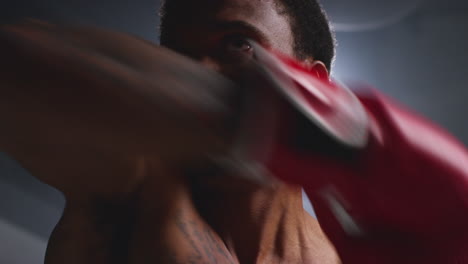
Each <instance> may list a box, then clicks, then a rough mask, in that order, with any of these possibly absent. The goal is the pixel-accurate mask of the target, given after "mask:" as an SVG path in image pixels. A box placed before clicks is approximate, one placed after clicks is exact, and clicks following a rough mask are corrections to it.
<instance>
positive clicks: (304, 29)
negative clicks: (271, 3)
mask: <svg viewBox="0 0 468 264" xmlns="http://www.w3.org/2000/svg"><path fill="white" fill-rule="evenodd" d="M275 1H276V4H277V5H278V6H279V8H280V9H282V10H284V12H285V13H286V14H287V15H288V16H289V21H290V23H291V30H292V32H294V52H295V55H296V57H297V59H300V60H302V59H306V58H307V57H312V58H314V60H319V61H322V62H323V63H324V64H325V65H326V67H327V68H328V70H330V69H331V65H332V62H333V58H334V57H335V37H334V34H333V32H332V31H331V29H330V25H329V23H328V19H327V16H326V14H325V12H324V11H323V9H322V7H321V6H320V4H319V3H318V2H317V0H275ZM177 12H181V8H180V5H177V4H175V3H174V1H173V0H163V3H162V6H161V10H160V17H161V21H160V22H161V23H160V41H161V44H162V45H166V44H168V42H169V39H168V38H169V34H168V32H166V29H167V28H168V27H167V25H169V24H170V23H171V22H170V21H173V22H174V21H177V20H176V19H177V18H176V17H172V18H170V16H171V15H172V16H174V13H177ZM168 17H169V19H168Z"/></svg>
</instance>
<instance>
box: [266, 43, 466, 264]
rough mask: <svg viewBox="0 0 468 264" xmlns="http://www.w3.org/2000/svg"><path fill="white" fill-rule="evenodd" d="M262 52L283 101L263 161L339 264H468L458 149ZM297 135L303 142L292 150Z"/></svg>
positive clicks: (425, 127)
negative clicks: (315, 222)
mask: <svg viewBox="0 0 468 264" xmlns="http://www.w3.org/2000/svg"><path fill="white" fill-rule="evenodd" d="M260 53H261V54H260V55H258V56H257V60H258V61H259V62H260V64H261V65H263V67H264V68H265V69H266V71H268V73H269V74H277V75H280V77H279V79H275V80H273V81H274V82H275V83H276V85H277V86H281V88H280V90H281V89H282V92H281V93H280V94H282V98H286V99H287V100H284V99H281V100H278V102H277V106H278V107H279V109H280V111H279V112H280V117H279V118H278V120H277V126H276V127H277V128H278V129H276V130H277V131H279V132H277V133H276V136H275V137H274V139H273V140H272V141H270V142H269V146H268V149H269V151H268V152H269V154H268V156H266V157H264V158H263V160H262V161H261V162H262V163H263V164H264V166H265V167H266V168H267V169H268V170H269V171H270V172H271V174H273V175H274V176H276V177H278V178H280V179H281V180H283V181H285V182H289V183H295V184H300V185H302V186H303V188H304V189H305V191H306V193H307V195H308V196H309V198H310V199H311V201H312V203H313V205H314V208H315V210H316V213H317V216H318V219H319V221H320V224H321V226H322V228H323V229H324V231H325V232H326V234H327V235H328V236H329V238H330V239H331V241H332V242H333V244H334V245H335V247H336V249H337V251H338V253H339V255H340V257H341V258H342V260H343V262H344V263H413V264H414V263H447V264H454V263H468V228H467V227H466V225H467V224H468V153H467V151H466V150H465V149H464V147H463V146H462V144H461V143H459V142H457V141H456V140H455V139H454V138H453V137H451V136H450V135H449V134H448V133H446V132H445V131H443V130H442V129H440V128H438V127H436V126H434V125H432V124H430V123H429V122H427V121H426V120H424V119H423V118H421V117H419V116H416V115H414V114H412V113H410V112H408V111H406V110H404V109H403V108H402V107H400V106H398V105H396V104H394V103H392V102H391V101H390V100H389V99H388V98H385V97H384V96H382V95H380V94H378V93H376V92H372V93H368V94H365V95H362V96H359V102H360V104H359V103H358V104H356V101H354V100H353V99H352V96H351V97H349V98H348V97H347V96H349V94H348V92H347V91H346V88H343V87H341V86H338V85H335V84H331V83H328V82H326V81H323V82H322V83H321V84H318V83H317V78H315V77H314V76H313V72H310V71H308V70H305V69H301V66H300V65H299V64H298V63H296V62H294V61H292V60H290V59H287V58H284V57H282V56H281V55H279V56H278V55H273V56H272V55H267V54H266V53H264V51H262V50H260ZM272 58H274V59H272ZM270 77H271V76H270ZM287 78H290V81H289V83H286V82H285V80H286V79H287ZM314 79H315V80H314ZM288 85H289V87H287V86H288ZM291 85H292V86H293V87H291ZM288 91H289V92H288ZM291 91H292V92H291ZM291 94H293V96H291ZM344 94H346V96H344ZM297 96H299V97H297ZM295 97H296V98H295ZM333 100H335V102H333ZM298 101H299V103H298ZM304 102H307V103H306V104H305V105H304ZM346 102H350V103H351V107H348V108H346V107H344V106H343V105H342V104H346ZM313 104H316V105H313ZM317 104H318V105H319V106H320V107H317ZM334 104H335V105H334ZM361 105H362V106H364V107H363V108H361ZM348 106H349V105H348ZM327 107H328V108H329V109H327ZM304 108H305V109H304ZM324 109H325V110H324ZM362 109H365V112H364V113H365V117H363V116H362V111H361V110H362ZM309 112H312V113H309ZM347 117H349V119H348V120H345V121H343V118H345V119H346V118H347ZM340 122H341V123H342V124H343V123H346V122H347V124H346V126H344V127H341V128H340V126H339V125H336V124H339V123H340ZM330 124H331V125H330ZM334 124H335V125H334ZM304 131H306V132H305V133H304ZM307 131H308V132H307ZM317 131H320V133H317ZM343 131H344V132H343ZM346 134H348V136H346ZM350 134H351V135H352V136H349V135H350ZM298 137H303V138H302V140H301V139H300V140H299V141H300V143H303V144H294V140H296V139H297V138H298ZM307 137H310V138H312V143H307V142H306V141H307ZM292 139H294V140H292ZM304 142H306V143H304ZM304 145H305V146H304Z"/></svg>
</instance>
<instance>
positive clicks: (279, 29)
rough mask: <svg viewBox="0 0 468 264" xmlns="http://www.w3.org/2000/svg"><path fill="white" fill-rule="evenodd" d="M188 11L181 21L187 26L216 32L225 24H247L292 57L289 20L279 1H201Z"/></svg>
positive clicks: (188, 8)
mask: <svg viewBox="0 0 468 264" xmlns="http://www.w3.org/2000/svg"><path fill="white" fill-rule="evenodd" d="M181 7H182V6H181ZM186 7H187V8H185V11H183V13H185V14H184V15H183V16H184V17H182V18H181V21H180V22H181V23H183V22H182V21H183V20H185V22H186V23H183V24H185V26H188V27H190V26H194V25H197V26H198V28H201V27H204V28H216V26H217V25H222V24H223V23H224V22H234V21H235V22H243V23H245V24H248V25H251V26H253V27H254V28H255V29H257V30H258V31H259V32H261V33H262V35H263V36H265V37H266V38H267V42H268V43H269V44H270V45H271V46H272V47H273V48H275V49H277V50H280V51H282V52H284V53H287V54H292V32H291V26H290V22H289V17H288V16H287V15H286V14H285V12H282V8H281V6H280V5H278V4H277V0H199V1H190V3H188V6H186ZM187 22H189V23H187ZM200 26H201V27H200Z"/></svg>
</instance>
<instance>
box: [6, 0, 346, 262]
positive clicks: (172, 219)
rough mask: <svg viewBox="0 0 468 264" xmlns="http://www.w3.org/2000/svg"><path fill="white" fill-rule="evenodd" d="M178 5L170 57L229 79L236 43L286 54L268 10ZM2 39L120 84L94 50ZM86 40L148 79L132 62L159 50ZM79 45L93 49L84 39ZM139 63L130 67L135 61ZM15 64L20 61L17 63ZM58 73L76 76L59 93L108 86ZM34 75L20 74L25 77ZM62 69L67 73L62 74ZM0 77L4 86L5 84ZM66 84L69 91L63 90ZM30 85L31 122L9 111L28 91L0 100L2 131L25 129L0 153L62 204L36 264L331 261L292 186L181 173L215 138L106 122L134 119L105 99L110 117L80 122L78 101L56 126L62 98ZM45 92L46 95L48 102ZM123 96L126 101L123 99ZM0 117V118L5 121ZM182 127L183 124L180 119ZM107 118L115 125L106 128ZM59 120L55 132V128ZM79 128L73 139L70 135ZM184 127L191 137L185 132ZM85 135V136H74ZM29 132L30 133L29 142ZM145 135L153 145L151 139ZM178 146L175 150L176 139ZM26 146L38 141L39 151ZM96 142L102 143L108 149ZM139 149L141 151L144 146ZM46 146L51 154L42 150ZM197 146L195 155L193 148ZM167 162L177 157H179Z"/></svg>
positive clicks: (230, 4)
mask: <svg viewBox="0 0 468 264" xmlns="http://www.w3.org/2000/svg"><path fill="white" fill-rule="evenodd" d="M194 2H196V4H195V3H194ZM188 5H189V6H188V7H187V8H186V9H185V10H190V14H191V15H192V16H193V17H190V16H186V17H185V19H183V20H180V21H179V23H178V24H175V25H172V27H171V28H167V29H166V30H171V31H172V32H174V38H175V39H176V42H174V43H178V44H177V45H174V46H171V47H169V48H172V49H174V50H175V51H178V52H180V53H183V54H185V55H187V56H189V57H191V58H193V59H195V60H198V61H199V62H201V63H202V64H203V65H205V66H206V67H207V68H209V69H212V70H214V71H217V72H220V73H222V74H224V75H226V76H228V77H230V78H235V77H236V72H238V70H239V69H241V68H242V62H243V60H242V58H245V56H250V55H251V54H252V51H251V50H250V49H249V46H248V45H245V42H244V40H245V39H246V38H251V39H254V40H255V41H257V42H258V43H260V44H261V45H264V46H266V47H270V48H274V49H276V50H279V51H281V52H283V53H285V54H288V55H293V47H292V43H293V34H292V32H291V30H290V25H289V21H288V18H287V16H285V15H284V14H282V12H281V8H278V6H277V5H276V4H275V3H274V2H273V1H267V0H264V1H261V0H255V1H254V0H228V1H219V0H217V1H208V0H206V1H205V2H204V1H191V3H189V4H188ZM191 5H193V6H191ZM195 21H196V22H195ZM42 27H47V30H49V31H54V30H57V29H55V28H54V27H53V26H50V25H42ZM9 30H10V31H15V30H16V33H18V34H20V35H21V34H23V35H24V36H34V37H35V38H36V40H37V39H41V40H43V41H44V42H42V44H41V45H38V44H37V43H38V42H37V41H36V42H33V43H36V45H34V47H31V48H37V49H38V50H36V52H37V54H44V50H40V47H56V48H55V49H53V50H46V51H47V52H50V54H55V53H54V52H59V54H62V55H63V54H70V55H69V56H72V57H73V56H76V58H78V59H83V58H95V59H96V61H92V63H93V64H99V65H101V66H102V69H100V70H102V71H104V72H105V73H108V74H109V76H114V77H117V76H119V77H120V76H122V71H119V70H116V69H119V68H116V65H118V64H116V63H114V62H112V61H109V60H107V59H103V58H102V56H98V57H95V56H93V55H94V54H96V50H91V51H88V50H86V49H84V48H83V49H80V50H79V52H78V53H77V51H76V50H74V52H70V51H69V50H67V49H68V48H70V47H68V46H67V45H65V44H67V43H68V42H67V43H65V44H64V43H62V42H60V40H57V39H54V40H50V39H47V38H45V39H46V40H44V38H43V37H41V36H40V33H38V32H40V31H38V30H32V31H28V30H30V28H28V27H25V28H21V27H17V28H15V29H14V30H11V29H9ZM25 32H26V33H25ZM75 33H76V35H74V34H71V35H70V36H67V35H66V34H65V33H64V32H62V33H60V37H61V39H63V38H67V39H68V38H70V39H73V40H74V41H75V42H76V41H78V42H80V41H82V40H83V39H81V40H80V38H79V37H77V36H80V34H81V33H79V32H75ZM97 33H98V34H96V32H94V35H93V32H87V33H86V34H88V38H86V39H85V40H86V41H90V42H92V41H95V40H96V39H99V38H100V37H99V36H101V37H102V38H103V39H101V40H100V42H99V43H100V44H103V46H104V47H106V46H114V45H113V44H115V43H121V44H122V45H121V47H118V46H117V47H116V50H114V51H112V52H111V53H112V54H119V56H120V57H121V59H128V58H133V59H134V61H132V60H130V59H129V60H128V61H127V62H126V63H128V64H129V65H130V66H133V67H135V68H138V69H140V70H141V71H142V72H145V71H146V70H148V71H147V72H150V71H149V70H154V67H157V65H153V66H154V67H153V68H152V67H150V66H148V65H149V64H150V61H148V62H147V63H140V64H138V62H139V61H144V60H145V59H147V58H145V56H144V54H148V56H149V55H150V54H154V53H155V52H156V53H157V52H161V51H160V50H159V49H158V50H157V51H155V50H152V49H154V47H153V48H151V47H149V46H148V45H140V44H141V43H140V42H136V41H133V40H130V39H125V38H121V36H114V35H105V36H103V35H104V32H97ZM38 34H39V35H38ZM47 41H48V42H47ZM54 41H55V42H54ZM86 41H85V42H86ZM30 42H31V41H25V43H30ZM80 43H81V42H80ZM81 44H82V45H84V46H87V45H88V44H89V46H94V45H95V43H94V44H93V43H87V42H86V43H84V42H83V43H81ZM137 44H138V45H139V46H138V49H133V48H132V49H128V48H125V47H135V45H137ZM25 45H26V44H25ZM61 49H64V50H61ZM60 52H62V53H60ZM32 53H33V52H32ZM32 53H31V54H32ZM163 53H164V52H163ZM74 54H77V55H74ZM112 54H111V55H112ZM164 54H165V53H164ZM28 55H29V54H28ZM88 55H92V56H88ZM127 56H128V58H127ZM132 56H135V57H132ZM138 56H141V58H140V59H138ZM158 56H162V55H161V54H160V55H158ZM58 57H59V58H62V57H63V56H62V57H60V56H58ZM24 58H26V59H27V58H28V56H25V57H24ZM148 58H150V56H149V57H148ZM47 59H48V58H46V60H47ZM93 60H94V59H93ZM12 61H14V60H12ZM61 63H62V64H63V61H61ZM304 63H306V64H308V65H313V67H319V68H321V67H323V66H322V65H323V64H321V63H317V62H314V61H313V58H309V59H307V60H306V61H305V62H304ZM24 65H29V64H28V61H25V62H22V63H21V65H20V66H21V67H23V68H21V69H22V70H24ZM64 65H68V66H67V67H71V66H70V65H73V67H75V65H78V66H76V67H78V70H79V71H77V72H79V74H76V75H73V74H71V73H70V75H66V76H65V77H63V79H60V78H57V80H56V83H54V85H55V86H57V87H69V86H70V85H69V84H70V83H72V84H73V85H74V86H76V87H80V86H82V87H91V88H93V89H90V92H89V93H90V94H93V92H94V88H96V87H100V86H103V85H104V86H105V85H109V83H106V79H105V78H102V75H99V74H98V75H96V74H95V73H94V72H93V71H90V72H87V71H85V70H84V69H87V68H86V67H85V65H81V64H77V61H74V60H73V61H71V62H70V61H69V62H68V64H64ZM119 65H120V64H119ZM9 66H10V65H9ZM20 66H18V67H20ZM36 66H37V65H32V66H31V67H32V69H34V67H36ZM79 67H82V69H81V70H80V69H79ZM145 67H148V68H145ZM71 69H72V68H71ZM4 70H6V68H5V69H4ZM57 70H60V69H49V70H48V68H47V67H40V68H39V71H38V73H37V75H38V76H54V77H55V75H54V74H56V75H58V74H57ZM68 70H70V69H68ZM72 70H73V69H72ZM31 71H32V70H31ZM63 71H64V72H68V71H67V68H66V67H64V69H63ZM130 72H132V71H130ZM123 73H128V71H124V72H123ZM83 76H84V77H83ZM125 77H126V78H122V79H119V82H117V83H122V82H125V83H128V81H129V80H139V75H137V76H133V75H128V76H127V75H125ZM2 78H7V75H5V76H2ZM39 79H40V78H39ZM14 80H15V79H14V78H12V79H7V84H8V85H10V86H13V87H16V88H15V90H12V91H16V90H20V91H23V90H21V89H23V88H22V87H23V86H21V85H22V84H17V83H14ZM163 83H164V82H163ZM12 84H14V85H12ZM65 84H66V85H65ZM111 84H112V85H109V86H110V87H114V86H115V83H114V82H111ZM130 84H131V86H132V85H133V86H134V87H140V86H141V84H140V83H138V82H130ZM73 85H72V86H70V87H74V86H73ZM55 86H54V87H55ZM24 87H26V86H24ZM28 87H29V86H28ZM36 87H40V89H38V91H39V92H38V93H39V94H44V95H46V96H45V97H44V98H45V99H44V100H45V101H39V102H38V103H37V105H33V108H32V109H28V110H29V111H30V112H33V111H35V112H36V113H38V114H37V116H35V117H34V118H30V117H29V115H25V116H21V113H25V112H27V111H23V110H21V109H20V110H18V109H15V108H14V107H15V106H16V105H18V104H20V103H21V104H20V105H23V106H24V107H26V106H29V105H30V102H32V101H31V100H35V101H37V100H38V98H37V97H36V98H26V99H27V100H26V99H24V96H25V95H24V94H29V92H31V91H27V93H24V94H14V93H13V92H12V93H13V94H12V95H11V97H10V98H8V100H11V99H17V100H18V102H17V103H15V104H13V103H12V104H11V105H10V104H6V101H5V102H4V103H2V104H1V105H2V107H3V106H8V107H11V109H13V110H11V109H10V108H5V109H3V110H5V111H10V113H12V114H16V117H21V118H22V119H18V118H16V119H15V118H13V119H12V121H11V120H10V121H11V122H12V123H11V125H12V126H11V127H13V126H14V125H16V123H18V122H17V121H18V120H22V121H23V122H22V123H21V124H22V125H23V127H20V128H18V131H26V132H24V134H21V135H19V136H18V133H17V131H15V130H13V129H12V130H11V133H10V134H8V135H7V136H8V137H6V136H4V135H2V137H0V138H9V139H13V140H16V141H15V142H16V143H18V142H23V143H24V145H21V146H20V147H18V146H19V145H18V144H13V143H9V144H7V143H8V142H0V147H1V148H2V149H6V150H7V152H9V153H10V154H11V155H12V156H14V157H15V158H17V159H18V160H19V161H20V162H21V163H22V164H23V166H24V167H25V168H27V169H29V170H30V171H31V173H32V174H33V175H35V176H37V177H38V178H39V179H41V180H43V181H44V182H46V183H48V184H51V185H52V186H54V187H56V188H57V189H59V190H61V191H62V192H63V193H64V194H65V196H66V199H67V205H66V208H65V211H64V214H63V216H62V218H61V220H60V221H59V223H58V225H57V227H56V228H55V230H54V232H53V234H52V236H51V238H50V242H49V246H48V250H47V255H46V263H47V264H57V263H70V264H74V263H99V264H105V263H324V264H327V263H339V260H338V258H337V256H336V253H335V251H334V249H333V247H332V246H331V245H330V243H329V242H328V240H327V238H326V237H325V236H324V235H323V233H322V231H321V229H320V227H319V225H318V223H317V221H316V220H315V219H313V218H312V217H311V216H309V215H308V214H307V213H306V212H305V211H304V210H303V208H302V197H301V191H300V188H299V187H297V186H286V185H284V184H282V183H278V182H272V183H270V184H267V185H261V186H260V185H257V184H254V183H252V182H250V181H247V180H245V179H242V178H239V177H237V175H233V172H227V171H225V170H219V169H216V170H213V169H211V167H210V166H200V164H202V163H195V164H197V166H192V165H189V164H193V160H196V159H198V158H200V157H203V155H201V154H200V153H201V152H204V151H207V149H210V150H213V149H218V148H217V147H212V146H211V145H210V144H211V142H215V141H216V140H215V138H214V137H209V136H207V137H206V138H203V140H200V138H201V135H207V133H206V132H204V130H203V127H201V128H198V127H197V126H196V124H193V125H192V126H191V127H184V126H178V124H181V123H183V122H173V121H174V120H179V119H174V117H173V116H165V115H163V114H161V116H159V115H157V116H156V118H155V119H151V118H149V117H145V116H144V117H142V116H141V115H137V114H135V115H132V114H128V113H133V112H123V113H120V112H118V113H119V115H118V116H117V115H115V116H112V115H111V114H112V113H115V111H118V110H119V109H125V110H126V111H136V110H135V109H133V108H130V109H127V108H122V105H118V104H117V105H113V104H112V103H109V102H107V101H104V103H105V104H104V105H105V107H104V108H105V109H108V110H109V111H108V112H104V114H107V115H103V116H99V115H96V111H91V113H92V114H91V115H83V116H81V112H80V111H79V109H81V108H80V107H81V105H82V104H83V102H81V101H80V104H74V103H73V101H72V102H71V103H69V102H66V106H67V107H69V108H67V109H68V111H70V113H73V114H72V115H68V116H65V118H64V116H63V115H61V113H62V112H63V111H57V109H60V108H58V107H59V106H60V107H64V106H63V105H61V103H60V102H62V100H63V96H62V95H61V94H60V91H58V92H57V91H54V90H46V89H49V88H50V87H52V86H50V84H44V85H43V86H39V83H38V84H37V86H36ZM157 88H158V87H156V88H154V89H157ZM51 89H52V88H51ZM96 89H97V88H96ZM99 91H100V90H99ZM36 92H37V91H36ZM100 92H102V93H104V92H103V91H100ZM156 92H158V90H156ZM104 94H105V93H104ZM176 94H177V93H176ZM8 95H9V94H8ZM51 95H54V96H55V95H56V96H57V98H58V99H57V101H54V100H55V99H54V98H55V97H54V96H51ZM85 95H86V94H85ZM163 95H165V93H159V94H158V93H156V95H155V98H160V96H163ZM40 98H42V97H40ZM50 98H52V99H50ZM82 98H88V97H86V96H83V97H82ZM122 98H125V99H128V96H124V97H122ZM136 98H138V97H135V98H133V97H131V99H132V100H136ZM171 98H172V97H171ZM23 99H24V100H23ZM5 100H7V99H5ZM41 100H42V99H41ZM35 101H34V102H35ZM163 101H164V100H163ZM177 101H178V100H175V101H174V102H177ZM134 102H135V101H132V103H134ZM93 103H96V102H94V101H92V100H91V101H90V102H86V105H87V106H88V107H92V106H93ZM62 104H63V103H62ZM102 105H103V101H99V102H97V103H96V109H98V106H102ZM123 105H126V104H123ZM48 107H49V108H48ZM148 107H150V106H148ZM144 109H146V108H144ZM181 109H182V108H181ZM140 110H141V109H140ZM184 110H186V109H184ZM5 111H3V113H8V112H5ZM120 111H121V112H122V111H123V110H120ZM97 112H99V111H97ZM156 112H157V111H156ZM163 112H164V111H161V113H163ZM183 112H184V111H181V113H183ZM77 113H78V114H77ZM109 113H111V114H109ZM158 113H159V112H158ZM76 115H78V116H76ZM136 116H138V118H135V117H136ZM0 117H1V118H2V120H3V121H5V120H7V121H8V120H9V119H8V116H7V115H5V116H0ZM177 117H179V116H177ZM28 118H29V119H31V120H29V119H28ZM152 118H154V117H152ZM190 118H192V116H188V117H187V119H184V120H190ZM27 119H28V120H27ZM114 119H115V120H117V121H115V122H114V121H113V120H114ZM96 120H97V121H96ZM99 120H106V122H110V123H109V124H106V125H108V126H107V127H105V129H104V128H102V127H100V125H102V122H99ZM109 120H111V121H112V122H111V121H109ZM13 121H14V122H13ZM140 121H141V122H140ZM155 121H158V122H159V123H158V124H159V126H156V127H155V128H153V127H152V126H149V125H146V126H141V127H138V125H139V124H150V123H154V122H155ZM122 122H123V123H124V124H127V123H125V122H130V123H128V124H131V125H133V126H137V128H136V129H134V130H133V132H132V133H136V132H134V131H138V133H137V134H130V135H129V134H125V133H123V134H122V135H120V134H118V133H116V132H113V131H120V129H121V128H122V127H119V126H118V125H116V124H121V123H122ZM38 123H39V124H40V125H38ZM64 123H65V124H66V125H63V127H60V124H64ZM111 125H116V126H111ZM7 127H9V126H7ZM124 127H125V126H124ZM25 128H27V129H25ZM38 128H41V129H42V130H40V129H39V130H38ZM78 128H79V129H80V130H78V131H79V132H76V131H77V129H78ZM162 128H164V129H162ZM34 129H35V130H34ZM106 129H107V130H106ZM188 129H190V130H189V131H191V133H186V131H187V130H188ZM29 131H34V133H32V132H29ZM51 131H52V132H54V133H55V134H54V136H50V133H51ZM86 131H91V132H92V133H89V134H87V133H84V132H86ZM7 132H8V131H7ZM38 132H41V133H39V134H40V135H41V137H40V138H39V139H38V136H37V135H38ZM96 132H99V133H96ZM2 133H6V132H3V131H2ZM28 133H32V134H28ZM83 133H84V135H83ZM184 133H185V134H184ZM106 134H109V135H112V136H113V137H112V140H111V141H110V142H107V141H108V139H107V137H106V136H105V135H106ZM218 134H219V133H218ZM48 135H49V136H48ZM151 135H153V137H154V138H155V140H151ZM15 136H16V137H15ZM46 136H48V137H46ZM129 136H133V138H135V139H136V140H135V141H136V142H137V143H134V141H130V143H129V142H127V141H128V138H131V137H129ZM182 137H183V139H184V141H181V138H182ZM25 139H28V140H30V141H31V142H29V141H27V140H26V141H25ZM34 140H36V141H40V142H49V143H48V145H47V144H44V145H42V144H37V142H34ZM61 140H63V142H62V141H61ZM12 142H13V141H12ZM64 142H72V143H70V144H64ZM101 142H106V144H107V145H103V143H101ZM144 142H147V144H146V145H145V144H143V143H144ZM51 144H52V145H53V146H54V148H51V147H50V146H51ZM142 145H144V147H142ZM204 145H205V146H206V147H200V146H204ZM215 145H216V146H218V145H219V144H215ZM220 145H223V144H220ZM31 146H33V147H32V148H31ZM153 146H154V147H153ZM166 146H168V147H167V149H166ZM171 146H173V148H171ZM142 149H143V150H142ZM158 150H159V152H158ZM168 150H173V151H172V152H171V153H172V154H171V155H162V154H161V153H167V151H168ZM175 150H177V151H175ZM177 153H184V155H182V156H183V158H181V157H180V155H177ZM189 161H190V162H189Z"/></svg>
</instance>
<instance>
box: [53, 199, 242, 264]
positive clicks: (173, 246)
mask: <svg viewBox="0 0 468 264" xmlns="http://www.w3.org/2000/svg"><path fill="white" fill-rule="evenodd" d="M112 207H115V208H112ZM96 210H98V211H94V209H93V210H90V209H89V208H80V207H79V206H78V207H76V206H73V205H70V206H69V207H68V208H66V209H65V212H64V214H63V217H62V219H61V220H60V222H59V223H58V225H57V227H56V228H55V230H54V232H53V234H52V236H51V238H50V240H49V246H48V250H47V254H46V262H45V263H46V264H57V263H70V264H74V263H77V264H78V263H80V264H81V263H90V264H92V263H99V264H107V263H113V264H114V263H116V264H119V263H122V264H124V263H132V264H133V263H135V264H139V263H145V264H146V263H148V264H153V263H158V264H159V263H161V264H166V263H167V264H176V263H193V264H197V263H238V262H237V261H236V260H235V259H234V258H233V257H232V256H231V254H230V253H229V251H228V250H227V248H226V246H225V245H224V243H223V241H222V240H221V239H220V238H219V236H218V235H217V234H216V233H215V232H214V231H213V230H212V228H211V227H210V226H209V225H208V224H206V222H205V221H203V219H202V218H201V217H200V216H199V215H198V213H197V211H196V209H195V208H194V205H193V204H192V202H191V200H190V199H189V196H188V195H187V196H182V197H180V196H179V197H178V199H176V200H172V201H160V202H154V203H152V204H147V203H145V202H142V203H139V204H133V205H131V206H130V207H129V206H128V205H126V206H113V205H103V206H102V207H101V208H97V209H96Z"/></svg>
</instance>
